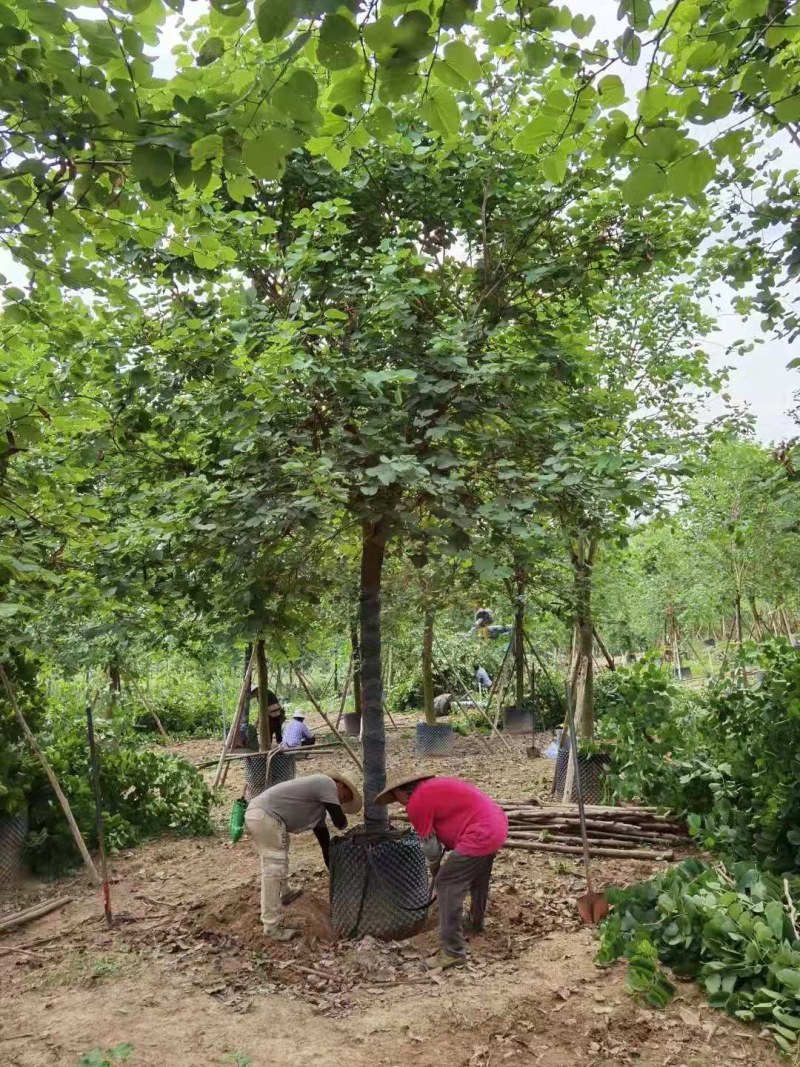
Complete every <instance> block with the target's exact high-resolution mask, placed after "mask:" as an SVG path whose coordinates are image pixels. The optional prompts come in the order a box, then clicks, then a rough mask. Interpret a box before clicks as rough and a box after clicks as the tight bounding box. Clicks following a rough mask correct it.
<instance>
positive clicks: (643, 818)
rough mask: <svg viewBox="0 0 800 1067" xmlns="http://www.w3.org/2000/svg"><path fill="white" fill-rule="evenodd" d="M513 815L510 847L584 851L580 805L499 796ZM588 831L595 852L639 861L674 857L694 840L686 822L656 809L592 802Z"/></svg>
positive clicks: (591, 852)
mask: <svg viewBox="0 0 800 1067" xmlns="http://www.w3.org/2000/svg"><path fill="white" fill-rule="evenodd" d="M499 804H500V806H501V807H502V809H503V811H505V813H506V815H507V816H508V826H509V830H508V840H507V841H506V844H505V847H506V848H519V849H525V850H527V851H529V852H560V853H564V854H566V855H574V856H579V855H581V854H582V852H583V848H582V845H581V827H580V821H579V819H578V809H577V807H575V806H570V805H559V806H554V807H544V806H540V805H537V804H531V803H529V802H528V801H521V802H520V801H512V800H501V801H499ZM586 830H587V835H588V839H589V852H590V854H591V855H592V856H611V857H617V858H619V859H633V860H671V859H674V856H675V853H674V849H675V848H682V847H685V846H687V845H689V844H690V843H691V838H690V837H689V835H688V834H687V832H686V827H685V826H682V825H680V824H679V823H677V822H674V821H673V820H671V819H669V818H667V816H665V815H660V814H659V813H658V811H657V810H656V809H655V808H610V807H603V806H601V805H597V804H587V805H586Z"/></svg>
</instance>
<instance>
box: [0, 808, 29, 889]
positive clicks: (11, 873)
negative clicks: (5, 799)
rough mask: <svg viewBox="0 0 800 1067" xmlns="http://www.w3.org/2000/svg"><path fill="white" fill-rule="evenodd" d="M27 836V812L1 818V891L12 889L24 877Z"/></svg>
mask: <svg viewBox="0 0 800 1067" xmlns="http://www.w3.org/2000/svg"><path fill="white" fill-rule="evenodd" d="M27 836H28V813H27V812H21V813H20V814H19V815H8V816H5V817H0V889H10V888H11V887H12V886H15V885H17V883H18V882H19V881H20V879H21V878H22V877H23V876H24V874H25V864H24V863H23V854H24V849H25V838H26V837H27Z"/></svg>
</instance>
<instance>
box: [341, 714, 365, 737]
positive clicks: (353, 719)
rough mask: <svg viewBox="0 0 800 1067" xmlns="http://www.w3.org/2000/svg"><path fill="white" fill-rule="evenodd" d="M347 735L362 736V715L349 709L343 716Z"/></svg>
mask: <svg viewBox="0 0 800 1067" xmlns="http://www.w3.org/2000/svg"><path fill="white" fill-rule="evenodd" d="M342 723H343V724H344V734H345V737H360V736H361V716H360V715H359V714H357V713H356V712H355V711H348V712H345V714H344V715H343V716H342Z"/></svg>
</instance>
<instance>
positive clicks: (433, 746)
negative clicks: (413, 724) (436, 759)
mask: <svg viewBox="0 0 800 1067" xmlns="http://www.w3.org/2000/svg"><path fill="white" fill-rule="evenodd" d="M453 737H454V734H453V727H452V726H451V725H450V723H449V722H437V723H436V724H435V725H431V724H430V723H427V722H418V723H417V752H418V753H419V754H420V755H421V756H449V755H450V753H451V752H452V751H453Z"/></svg>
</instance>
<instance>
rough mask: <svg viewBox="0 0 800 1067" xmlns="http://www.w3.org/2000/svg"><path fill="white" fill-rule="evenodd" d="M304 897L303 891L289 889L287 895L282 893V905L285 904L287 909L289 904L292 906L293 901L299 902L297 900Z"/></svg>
mask: <svg viewBox="0 0 800 1067" xmlns="http://www.w3.org/2000/svg"><path fill="white" fill-rule="evenodd" d="M302 895H303V890H302V889H287V890H286V892H285V893H281V904H283V906H284V908H285V907H286V905H287V904H291V903H292V902H293V901H295V900H297V898H298V897H301V896H302Z"/></svg>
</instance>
